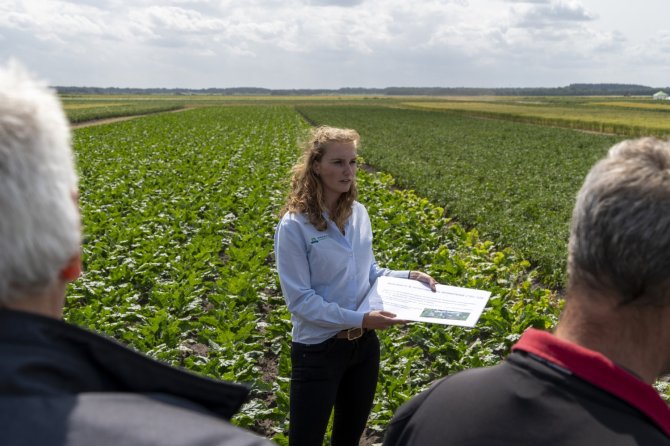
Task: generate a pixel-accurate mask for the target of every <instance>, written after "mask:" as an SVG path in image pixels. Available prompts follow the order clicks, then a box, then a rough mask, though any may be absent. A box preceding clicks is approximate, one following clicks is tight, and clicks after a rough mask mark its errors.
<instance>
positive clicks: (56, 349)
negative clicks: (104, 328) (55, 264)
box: [0, 310, 272, 446]
mask: <svg viewBox="0 0 670 446" xmlns="http://www.w3.org/2000/svg"><path fill="white" fill-rule="evenodd" d="M247 395H248V389H247V388H246V387H245V386H242V385H239V384H233V383H226V382H221V381H215V380H211V379H207V378H204V377H200V376H196V375H194V374H191V373H188V372H185V371H182V370H180V369H177V368H174V367H170V366H168V365H165V364H162V363H160V362H157V361H155V360H153V359H150V358H148V357H146V356H144V355H141V354H139V353H136V352H134V351H132V350H130V349H128V348H126V347H123V346H121V345H120V344H118V343H116V342H114V341H112V340H110V339H107V338H105V337H102V336H99V335H96V334H94V333H91V332H89V331H86V330H83V329H80V328H77V327H75V326H73V325H69V324H67V323H65V322H62V321H58V320H55V319H50V318H46V317H41V316H38V315H33V314H29V313H23V312H18V311H9V310H0V432H1V433H0V443H1V444H2V445H68V446H73V445H224V444H225V445H269V444H272V443H270V442H269V441H267V440H265V439H263V438H261V437H258V436H256V435H253V434H251V433H248V432H246V431H244V430H242V429H240V428H237V427H235V426H233V425H231V424H230V423H228V422H226V421H224V420H229V419H230V418H231V417H232V415H233V414H234V413H235V412H236V411H237V410H239V408H240V407H241V405H242V404H243V403H244V401H245V400H246V398H247Z"/></svg>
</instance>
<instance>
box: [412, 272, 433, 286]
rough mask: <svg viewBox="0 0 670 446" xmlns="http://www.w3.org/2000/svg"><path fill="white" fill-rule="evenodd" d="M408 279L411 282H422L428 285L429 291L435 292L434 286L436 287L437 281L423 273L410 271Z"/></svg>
mask: <svg viewBox="0 0 670 446" xmlns="http://www.w3.org/2000/svg"><path fill="white" fill-rule="evenodd" d="M409 278H410V279H412V280H418V281H419V282H423V283H425V284H426V285H428V286H429V287H430V289H431V290H433V291H436V289H435V285H437V281H436V280H435V279H433V278H432V277H430V276H429V275H428V274H426V273H424V272H421V271H410V272H409Z"/></svg>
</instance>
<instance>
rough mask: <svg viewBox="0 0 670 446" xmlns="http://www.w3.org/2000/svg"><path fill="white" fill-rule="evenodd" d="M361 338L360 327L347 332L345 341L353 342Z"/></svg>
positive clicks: (361, 330) (361, 331)
mask: <svg viewBox="0 0 670 446" xmlns="http://www.w3.org/2000/svg"><path fill="white" fill-rule="evenodd" d="M361 336H363V329H362V328H360V327H358V328H350V329H349V330H347V341H353V340H355V339H358V338H360V337H361Z"/></svg>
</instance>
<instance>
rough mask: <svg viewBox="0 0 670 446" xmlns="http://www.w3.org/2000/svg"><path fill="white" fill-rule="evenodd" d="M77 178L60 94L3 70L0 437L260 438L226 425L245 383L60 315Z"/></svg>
mask: <svg viewBox="0 0 670 446" xmlns="http://www.w3.org/2000/svg"><path fill="white" fill-rule="evenodd" d="M80 242H81V230H80V217H79V211H78V206H77V175H76V173H75V169H74V163H73V157H72V151H71V147H70V129H69V125H68V123H67V120H66V119H65V115H64V113H63V110H62V107H61V104H60V102H59V100H58V98H57V96H56V95H55V94H54V92H52V91H51V90H49V89H48V88H46V87H45V86H44V85H43V84H42V83H40V82H38V81H36V80H35V79H33V78H32V77H31V76H30V75H28V74H27V73H26V72H25V70H24V69H22V68H21V67H20V66H18V64H16V63H10V64H8V66H7V67H0V430H1V433H0V443H1V444H2V445H4V446H7V445H265V444H268V445H269V444H271V443H270V442H269V441H267V440H265V439H263V438H261V437H258V436H256V435H253V434H251V433H249V432H246V431H244V430H242V429H240V428H237V427H235V426H232V425H231V424H229V423H228V422H227V421H225V420H227V419H229V418H230V417H231V416H232V415H233V414H234V413H235V412H236V411H237V410H238V409H239V408H240V406H241V404H242V403H243V402H244V401H245V399H246V397H247V393H248V389H247V388H246V387H244V386H241V385H238V384H232V383H225V382H220V381H214V380H210V379H206V378H201V377H198V376H196V375H193V374H190V373H187V372H185V371H181V370H179V369H175V368H172V367H169V366H167V365H164V364H161V363H159V362H156V361H154V360H152V359H149V358H147V357H145V356H143V355H141V354H138V353H135V352H133V351H131V350H129V349H127V348H125V347H123V346H121V345H120V344H117V343H116V342H113V341H111V340H108V339H107V338H104V337H101V336H99V335H96V334H93V333H91V332H89V331H86V330H83V329H80V328H77V327H75V326H72V325H69V324H66V323H65V322H63V321H62V313H63V306H64V302H65V289H66V285H67V283H68V282H69V281H72V280H75V279H76V278H77V277H78V276H79V273H80V271H81V266H80V265H81V261H80V259H81V257H80Z"/></svg>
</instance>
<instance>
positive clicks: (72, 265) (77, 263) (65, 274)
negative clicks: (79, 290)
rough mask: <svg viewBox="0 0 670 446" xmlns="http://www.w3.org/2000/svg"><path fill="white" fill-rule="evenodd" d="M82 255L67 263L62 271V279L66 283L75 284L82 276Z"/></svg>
mask: <svg viewBox="0 0 670 446" xmlns="http://www.w3.org/2000/svg"><path fill="white" fill-rule="evenodd" d="M81 271H82V266H81V253H77V254H75V255H74V256H72V258H71V259H70V260H69V261H68V262H67V265H65V267H64V268H63V269H62V270H61V271H60V278H61V279H63V280H64V281H66V282H73V281H75V280H77V279H78V278H79V276H80V275H81Z"/></svg>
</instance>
